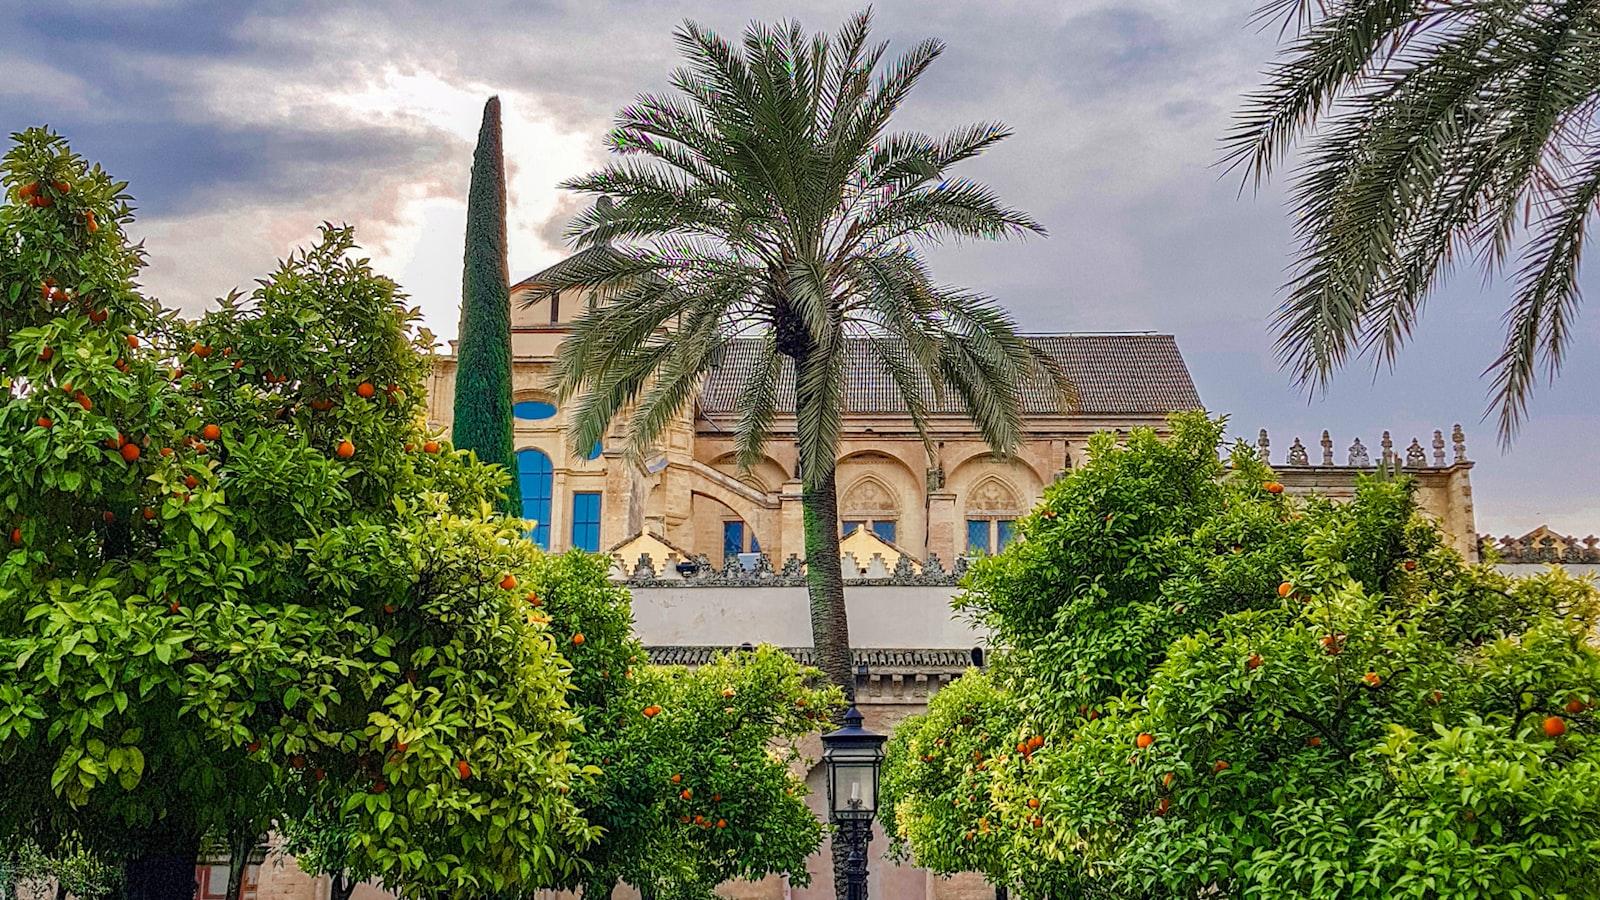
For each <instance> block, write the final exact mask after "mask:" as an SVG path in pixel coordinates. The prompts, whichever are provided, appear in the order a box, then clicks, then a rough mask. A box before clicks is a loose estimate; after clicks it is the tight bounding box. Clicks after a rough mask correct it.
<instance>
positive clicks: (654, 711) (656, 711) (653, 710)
mask: <svg viewBox="0 0 1600 900" xmlns="http://www.w3.org/2000/svg"><path fill="white" fill-rule="evenodd" d="M640 712H641V713H643V715H644V717H645V718H646V719H654V718H655V717H656V716H658V715H660V714H661V707H659V706H656V705H654V704H651V705H650V706H646V707H645V708H644V709H643V710H641V711H640Z"/></svg>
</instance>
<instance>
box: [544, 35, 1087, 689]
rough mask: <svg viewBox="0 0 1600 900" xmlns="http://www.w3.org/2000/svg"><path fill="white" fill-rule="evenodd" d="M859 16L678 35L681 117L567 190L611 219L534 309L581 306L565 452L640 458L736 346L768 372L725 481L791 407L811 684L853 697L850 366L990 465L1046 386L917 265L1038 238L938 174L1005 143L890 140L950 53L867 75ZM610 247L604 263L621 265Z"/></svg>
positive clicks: (993, 202)
mask: <svg viewBox="0 0 1600 900" xmlns="http://www.w3.org/2000/svg"><path fill="white" fill-rule="evenodd" d="M870 24H871V20H870V14H869V13H867V12H863V13H861V14H859V15H856V16H855V17H853V18H851V19H850V20H849V21H848V22H847V23H846V24H845V25H844V27H843V28H842V29H841V30H840V31H839V33H838V34H837V35H834V36H831V37H830V36H827V35H817V36H808V35H807V34H805V33H804V32H803V31H802V30H801V28H800V26H799V25H798V24H795V23H785V24H782V25H779V26H776V27H770V26H766V25H761V24H752V25H750V26H749V27H748V29H747V30H746V31H745V35H744V40H743V44H742V46H735V45H732V44H730V43H729V42H727V41H725V40H724V39H722V38H721V37H718V36H717V35H716V34H714V33H712V32H711V31H709V30H707V29H705V28H703V27H701V26H699V25H697V24H695V23H693V22H686V23H685V24H684V25H683V26H681V27H680V28H679V29H677V31H676V32H675V38H676V41H677V44H678V46H679V47H680V49H681V50H682V53H683V55H684V57H686V62H685V65H684V66H683V67H682V68H680V69H678V70H677V71H675V72H674V73H673V75H672V85H673V87H674V88H675V89H676V91H677V92H678V93H677V95H657V94H647V95H643V96H641V97H639V98H638V99H637V101H636V102H635V103H634V104H632V105H630V106H628V107H626V108H625V109H623V110H622V111H621V113H619V114H618V116H617V120H616V127H615V129H614V130H613V131H612V133H611V136H610V142H611V148H612V150H613V151H614V152H615V153H617V154H619V155H620V156H621V159H620V160H618V161H616V162H614V163H612V164H611V165H609V166H607V167H605V168H603V169H601V170H599V171H597V172H594V173H591V174H589V175H586V176H583V177H581V178H577V179H573V180H571V181H569V182H567V183H566V184H565V185H564V186H565V187H567V188H569V189H572V190H576V191H581V192H585V193H588V194H592V195H598V196H600V197H602V198H607V197H608V198H614V200H615V202H614V204H613V203H609V202H601V203H597V204H596V206H595V207H594V208H593V209H591V210H589V211H587V212H585V213H582V214H580V215H579V216H578V217H577V218H576V219H575V220H574V221H573V223H572V225H571V226H570V228H569V232H570V235H571V236H572V237H573V238H575V241H576V243H577V245H578V246H580V247H583V248H585V249H584V250H583V251H582V252H580V253H579V254H578V255H577V256H576V257H574V258H573V259H572V260H570V263H571V264H570V265H566V266H563V267H561V270H560V272H559V274H558V275H557V276H556V277H554V278H552V279H550V280H549V281H550V283H549V284H548V285H546V290H547V291H559V290H567V289H578V290H580V291H584V292H591V291H592V292H598V293H602V294H603V295H604V299H605V301H606V302H604V303H600V304H597V305H595V306H594V307H593V308H592V309H591V310H590V311H589V312H587V313H586V314H585V315H584V316H583V317H582V318H581V319H580V320H579V321H577V322H576V323H574V325H573V328H572V332H571V334H570V335H569V336H568V338H567V339H566V340H565V341H564V342H563V343H562V345H561V350H560V352H559V358H558V361H557V370H558V377H559V383H560V389H559V390H560V397H561V399H563V400H565V399H569V398H572V397H579V398H580V400H579V402H578V405H577V408H576V411H575V413H574V421H573V423H572V426H571V434H570V436H571V441H572V446H573V448H574V449H575V451H576V450H578V449H587V448H589V447H592V446H593V445H594V443H595V442H596V441H597V440H599V439H600V438H601V437H602V436H603V435H604V433H605V431H606V429H607V428H608V426H609V425H610V423H611V421H612V420H613V419H615V418H617V417H619V416H622V415H624V411H625V410H626V421H627V428H626V432H627V444H628V447H629V448H630V450H631V451H632V452H633V453H634V454H635V455H639V454H642V453H643V452H644V451H645V450H646V449H647V448H649V447H650V446H651V445H652V444H653V442H654V441H655V440H656V438H657V437H658V435H660V433H661V432H662V430H663V428H664V427H666V426H667V425H668V423H670V422H671V421H673V420H674V419H675V418H677V417H678V416H680V415H681V414H682V413H683V411H684V410H685V409H686V408H687V407H688V405H689V404H691V403H692V402H693V400H694V398H695V396H696V393H697V391H698V389H699V385H700V383H701V380H702V377H703V376H704V374H705V373H706V372H707V371H708V370H709V369H711V368H713V367H715V366H716V365H717V364H718V362H719V360H720V358H721V351H722V348H723V347H724V346H725V345H726V344H727V343H728V341H730V340H731V339H733V338H736V337H740V336H756V335H759V344H760V347H761V351H760V353H759V357H758V360H757V362H756V364H755V365H754V367H753V370H752V372H751V375H750V378H749V380H748V382H747V383H746V384H745V385H744V388H743V393H742V396H741V398H740V404H739V405H740V409H741V413H740V417H739V421H738V423H737V425H736V433H737V441H736V446H737V457H738V460H739V464H740V465H741V466H749V465H751V464H753V463H755V462H756V461H758V460H759V459H760V458H761V456H762V453H763V449H764V447H765V445H766V444H767V443H768V442H769V441H770V440H771V439H772V438H773V435H774V431H773V428H774V423H775V421H776V419H777V415H778V413H779V394H780V381H786V380H787V379H790V378H792V379H793V384H794V398H795V399H794V409H795V421H796V424H795V434H794V440H795V441H796V443H797V449H798V458H799V461H800V466H799V468H800V478H801V480H802V482H803V485H804V493H803V507H804V514H805V515H804V519H805V555H806V560H807V576H808V581H809V586H810V601H811V624H812V634H813V640H814V643H815V647H816V651H817V656H818V661H819V665H820V667H821V668H822V669H823V671H824V672H826V674H827V675H828V677H829V678H830V679H831V680H832V681H834V682H835V683H837V684H838V685H840V686H841V687H842V688H843V689H844V690H845V692H846V694H847V695H853V693H854V678H853V675H852V672H851V658H850V640H849V633H848V629H847V627H846V620H845V606H844V585H843V581H842V578H841V575H840V565H839V521H838V518H839V517H838V503H837V492H836V485H835V472H834V470H835V464H836V460H837V449H838V443H839V432H840V428H841V414H842V412H843V405H844V396H843V384H844V368H845V365H846V362H847V359H848V358H849V355H850V352H851V348H852V347H854V348H856V351H857V352H858V353H859V351H860V348H861V347H863V346H864V347H865V348H867V353H868V356H869V358H870V359H871V360H873V362H874V363H875V364H881V365H882V367H883V369H884V371H886V372H887V373H888V375H889V377H890V379H891V380H892V382H893V383H894V384H895V385H896V386H897V388H898V391H899V393H900V394H901V396H902V397H903V398H904V400H905V405H906V408H907V410H908V411H909V413H910V417H911V419H912V421H913V422H914V423H915V425H916V427H917V429H918V430H919V432H920V433H921V434H922V436H923V440H924V442H927V443H928V444H929V447H930V452H931V447H932V444H931V441H930V440H929V438H928V432H927V423H926V411H927V408H928V403H929V401H930V399H931V398H932V397H933V396H934V395H937V394H938V393H939V392H942V391H946V390H953V391H955V392H957V394H958V395H959V396H960V397H961V399H962V400H963V401H964V403H965V405H966V407H967V409H968V411H969V415H970V417H971V418H972V420H973V421H974V422H975V423H976V425H977V426H978V427H979V429H980V430H981V431H982V433H983V435H984V436H985V438H986V439H987V440H988V441H989V443H990V444H991V445H992V446H993V447H994V448H995V449H996V451H997V452H1002V453H1003V452H1007V451H1010V450H1012V449H1013V448H1015V447H1016V445H1017V443H1018V440H1019V437H1020V432H1021V425H1022V423H1021V411H1020V402H1019V399H1018V388H1019V385H1021V384H1022V383H1024V382H1025V381H1026V380H1027V379H1030V378H1045V379H1049V381H1047V382H1046V383H1054V384H1055V385H1057V386H1059V387H1060V388H1061V390H1062V393H1063V397H1064V398H1065V397H1067V396H1070V391H1069V389H1068V387H1067V385H1066V381H1065V379H1064V377H1063V376H1062V374H1061V372H1060V370H1059V368H1058V367H1057V366H1056V365H1055V364H1054V363H1053V362H1052V361H1051V360H1050V359H1049V358H1048V357H1046V356H1045V355H1044V354H1043V353H1042V352H1040V351H1037V350H1035V349H1034V348H1033V347H1032V346H1030V345H1029V344H1028V343H1027V342H1026V341H1024V340H1023V339H1022V338H1021V337H1019V336H1018V334H1017V332H1016V329H1015V326H1014V324H1013V322H1012V320H1011V319H1010V317H1009V316H1008V315H1007V314H1006V313H1005V312H1004V311H1003V310H1001V309H1000V308H999V307H998V306H996V305H995V304H994V303H993V302H991V301H990V300H989V299H987V298H985V297H982V296H979V295H977V294H974V293H972V292H970V291H966V290H960V289H954V288H949V287H944V286H941V285H937V284H935V283H934V281H933V279H932V277H931V275H930V274H929V271H928V268H927V266H926V264H925V263H924V261H923V259H922V256H921V254H920V253H919V250H918V245H919V243H922V242H930V241H938V240H940V239H946V238H957V239H959V238H1002V237H1007V236H1012V235H1021V234H1024V233H1026V232H1037V233H1040V234H1042V233H1043V232H1044V229H1043V228H1042V227H1040V225H1039V224H1038V223H1037V222H1035V221H1034V220H1033V219H1032V218H1030V217H1029V216H1027V215H1026V214H1024V213H1022V212H1019V211H1017V210H1015V209H1011V208H1009V207H1007V206H1005V205H1003V204H1002V203H1001V202H1000V201H999V199H998V198H997V197H996V196H995V194H994V193H993V192H992V191H990V190H989V189H988V188H986V187H984V186H983V185H981V184H978V183H976V182H973V181H970V180H967V179H964V178H955V177H949V176H947V175H946V172H947V170H949V169H950V167H952V166H953V165H955V164H956V163H959V162H961V161H962V160H966V159H970V158H972V157H974V156H976V155H978V154H979V153H981V152H983V151H984V150H986V149H988V148H989V147H992V146H994V145H995V144H996V143H998V142H999V141H1001V140H1002V139H1004V138H1005V137H1007V136H1008V135H1009V133H1010V132H1009V131H1008V130H1007V129H1006V128H1005V127H1004V126H1002V125H999V124H994V123H986V124H979V125H972V126H968V127H966V128H962V129H958V130H956V131H953V132H951V133H950V134H948V135H946V136H944V137H942V138H935V137H931V136H928V135H924V134H917V133H888V132H886V128H887V126H888V124H889V120H890V118H891V117H892V116H893V114H894V112H895V110H896V109H898V108H899V106H900V104H901V102H902V101H904V100H905V98H906V95H907V94H908V93H909V92H910V91H911V89H912V87H913V86H914V85H915V84H916V83H917V80H918V79H919V78H920V77H921V76H922V74H923V73H924V72H926V71H927V69H928V66H929V65H930V64H931V63H932V62H933V61H934V60H935V59H936V58H937V57H938V56H939V54H940V53H941V52H942V50H943V45H942V44H941V43H939V42H938V41H934V40H927V41H923V42H921V43H919V44H918V45H917V46H916V47H915V48H913V49H912V50H911V51H910V52H909V53H907V54H905V55H904V56H901V57H900V58H898V59H896V60H894V61H893V62H892V63H890V64H888V65H887V66H886V67H884V68H883V69H882V70H881V71H880V70H879V63H880V62H881V61H882V59H883V56H884V53H885V50H886V46H885V45H883V44H877V45H871V46H869V44H868V32H869V28H870ZM613 242H618V243H616V244H614V243H613Z"/></svg>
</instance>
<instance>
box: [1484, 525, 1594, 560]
mask: <svg viewBox="0 0 1600 900" xmlns="http://www.w3.org/2000/svg"><path fill="white" fill-rule="evenodd" d="M1478 549H1479V552H1480V554H1481V555H1482V557H1483V558H1484V559H1493V560H1494V561H1495V562H1496V563H1499V564H1501V565H1510V566H1520V565H1537V566H1544V565H1550V564H1561V565H1568V566H1570V565H1600V538H1597V537H1595V536H1594V535H1592V534H1591V535H1589V536H1587V537H1582V538H1580V537H1576V536H1574V535H1567V534H1561V533H1559V532H1555V531H1551V530H1550V529H1549V528H1546V527H1544V526H1540V527H1539V528H1536V529H1534V530H1533V531H1530V532H1528V533H1527V534H1525V535H1522V536H1521V537H1513V536H1511V535H1509V534H1508V535H1504V536H1503V537H1499V538H1496V537H1495V536H1494V535H1492V534H1483V535H1479V536H1478Z"/></svg>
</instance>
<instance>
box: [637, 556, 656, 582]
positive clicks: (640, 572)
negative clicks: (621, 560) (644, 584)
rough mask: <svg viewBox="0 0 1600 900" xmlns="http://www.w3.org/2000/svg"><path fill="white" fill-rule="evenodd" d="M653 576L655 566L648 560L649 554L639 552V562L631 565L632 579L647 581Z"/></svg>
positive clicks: (654, 575) (654, 574)
mask: <svg viewBox="0 0 1600 900" xmlns="http://www.w3.org/2000/svg"><path fill="white" fill-rule="evenodd" d="M654 577H656V567H655V565H654V564H653V563H651V561H650V554H648V553H641V554H639V562H638V563H637V564H635V565H634V567H633V579H634V580H635V581H647V580H649V579H652V578H654Z"/></svg>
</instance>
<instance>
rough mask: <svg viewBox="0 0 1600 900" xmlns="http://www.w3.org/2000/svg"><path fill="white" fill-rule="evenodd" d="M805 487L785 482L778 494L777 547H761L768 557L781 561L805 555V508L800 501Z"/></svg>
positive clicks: (792, 482) (802, 557)
mask: <svg viewBox="0 0 1600 900" xmlns="http://www.w3.org/2000/svg"><path fill="white" fill-rule="evenodd" d="M804 495H805V486H804V485H802V484H801V483H800V482H799V481H786V482H784V483H783V489H782V490H781V491H779V492H778V535H777V537H778V546H776V547H767V546H765V545H763V546H762V548H761V549H762V550H764V551H766V553H767V555H768V556H771V557H772V558H773V559H775V560H781V559H784V558H785V557H787V556H789V555H790V554H793V555H795V556H799V557H800V558H801V559H804V558H805V555H806V520H805V507H804V506H802V505H801V500H802V498H803V497H804Z"/></svg>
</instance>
